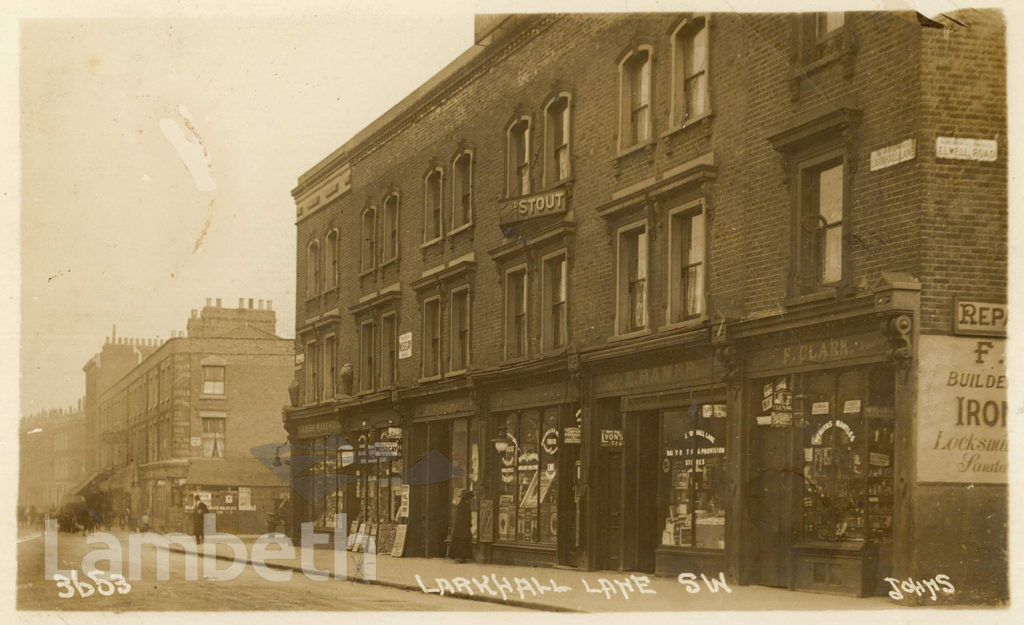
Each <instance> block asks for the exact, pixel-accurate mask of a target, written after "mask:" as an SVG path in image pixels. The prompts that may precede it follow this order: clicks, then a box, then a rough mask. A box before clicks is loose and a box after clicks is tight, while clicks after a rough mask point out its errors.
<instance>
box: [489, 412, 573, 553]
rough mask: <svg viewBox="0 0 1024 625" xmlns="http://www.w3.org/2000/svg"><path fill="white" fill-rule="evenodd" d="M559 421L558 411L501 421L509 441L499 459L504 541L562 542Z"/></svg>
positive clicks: (500, 532)
mask: <svg viewBox="0 0 1024 625" xmlns="http://www.w3.org/2000/svg"><path fill="white" fill-rule="evenodd" d="M558 415H559V410H558V408H548V409H545V410H524V411H523V412H521V413H510V414H507V415H504V416H503V417H501V418H500V419H499V427H503V428H504V432H505V435H506V437H507V438H508V440H509V445H508V448H507V449H506V450H505V451H504V452H503V453H502V454H500V456H499V475H500V481H499V486H498V540H499V541H503V542H523V543H547V544H552V543H554V542H556V540H557V534H558V513H557V503H558V501H557V493H558V459H557V454H558V446H559V430H558Z"/></svg>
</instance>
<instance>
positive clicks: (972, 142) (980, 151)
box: [935, 137, 999, 162]
mask: <svg viewBox="0 0 1024 625" xmlns="http://www.w3.org/2000/svg"><path fill="white" fill-rule="evenodd" d="M998 156H999V148H998V145H997V144H996V142H995V140H994V139H964V138H963V137H936V138H935V157H936V158H946V159H954V160H961V161H986V162H992V161H994V160H996V158H997V157H998Z"/></svg>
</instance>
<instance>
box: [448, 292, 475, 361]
mask: <svg viewBox="0 0 1024 625" xmlns="http://www.w3.org/2000/svg"><path fill="white" fill-rule="evenodd" d="M451 307H452V312H451V326H452V327H451V350H450V353H449V356H448V360H449V363H450V364H449V369H451V370H452V371H464V370H466V369H468V368H469V319H470V315H469V288H468V287H463V288H459V289H455V290H452V293H451Z"/></svg>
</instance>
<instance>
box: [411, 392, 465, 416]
mask: <svg viewBox="0 0 1024 625" xmlns="http://www.w3.org/2000/svg"><path fill="white" fill-rule="evenodd" d="M467 412H473V400H472V399H471V398H470V397H467V396H462V397H453V398H451V399H447V400H441V401H423V402H419V403H417V404H415V405H414V406H413V407H412V418H413V419H427V418H430V417H440V416H447V415H455V414H462V413H467Z"/></svg>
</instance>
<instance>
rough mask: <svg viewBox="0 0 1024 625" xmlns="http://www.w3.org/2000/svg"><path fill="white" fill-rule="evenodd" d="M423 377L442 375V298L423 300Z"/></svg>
mask: <svg viewBox="0 0 1024 625" xmlns="http://www.w3.org/2000/svg"><path fill="white" fill-rule="evenodd" d="M422 353H423V377H425V378H432V377H435V376H439V375H441V299H440V298H439V297H432V298H430V299H427V300H425V301H424V302H423V350H422Z"/></svg>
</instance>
